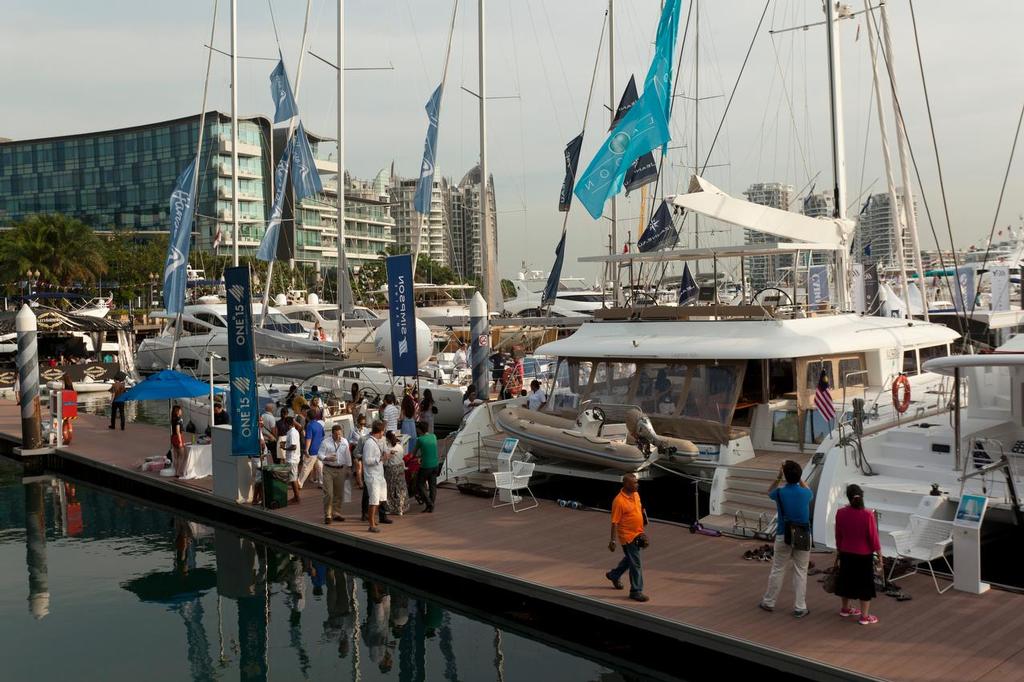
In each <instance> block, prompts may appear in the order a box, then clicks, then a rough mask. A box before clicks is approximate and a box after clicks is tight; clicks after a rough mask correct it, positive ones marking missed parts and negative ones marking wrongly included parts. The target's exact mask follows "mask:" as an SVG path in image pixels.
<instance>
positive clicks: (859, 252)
mask: <svg viewBox="0 0 1024 682" xmlns="http://www.w3.org/2000/svg"><path fill="white" fill-rule="evenodd" d="M896 200H897V203H898V204H899V206H897V209H898V208H901V207H902V205H903V188H902V187H897V188H896ZM914 214H915V215H916V214H917V205H916V203H915V205H914ZM897 216H898V214H897V213H896V211H894V210H893V207H892V205H891V204H890V201H889V193H888V192H882V193H880V194H872V195H871V196H870V197H868V200H867V202H866V203H865V204H864V207H863V209H862V210H861V212H860V215H858V216H857V232H856V236H855V237H854V245H855V246H854V249H855V258H856V260H858V261H860V262H864V263H876V264H877V265H878V267H879V268H881V269H883V270H898V269H899V267H900V266H899V261H898V260H897V259H896V247H897V243H896V232H897V225H898V218H897ZM911 246H912V244H911V241H910V235H909V234H908V233H907V231H906V230H904V232H903V262H904V264H905V265H906V267H907V268H908V269H910V270H913V269H914V252H913V250H912V248H911Z"/></svg>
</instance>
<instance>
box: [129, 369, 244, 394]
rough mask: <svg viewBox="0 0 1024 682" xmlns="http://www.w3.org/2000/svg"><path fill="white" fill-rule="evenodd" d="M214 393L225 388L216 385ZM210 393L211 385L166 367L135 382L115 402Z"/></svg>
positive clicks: (220, 391) (221, 391)
mask: <svg viewBox="0 0 1024 682" xmlns="http://www.w3.org/2000/svg"><path fill="white" fill-rule="evenodd" d="M213 391H214V393H223V392H224V389H222V388H217V387H214V389H213ZM205 395H210V385H209V384H206V383H203V382H202V381H199V380H198V379H193V378H192V377H190V376H189V375H187V374H182V373H181V372H176V371H174V370H173V369H165V370H163V371H162V372H157V373H156V374H154V375H153V376H151V377H149V378H148V379H146V380H145V381H142V382H140V383H138V384H135V385H134V386H132V387H131V388H129V389H128V390H127V391H125V392H124V393H122V394H121V395H120V396H118V398H117V400H115V401H114V402H124V401H126V400H170V399H172V398H199V397H200V396H205Z"/></svg>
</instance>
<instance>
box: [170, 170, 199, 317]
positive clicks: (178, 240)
mask: <svg viewBox="0 0 1024 682" xmlns="http://www.w3.org/2000/svg"><path fill="white" fill-rule="evenodd" d="M195 175H196V160H195V158H193V159H192V161H191V162H189V164H188V166H186V167H185V170H183V171H182V172H181V175H179V176H178V182H177V183H176V184H175V185H174V191H173V192H172V193H171V235H170V236H171V240H170V243H169V244H168V245H167V262H166V263H165V264H164V309H165V310H166V312H167V313H168V314H169V315H177V314H178V313H180V312H181V310H182V308H183V307H184V306H185V280H186V276H187V270H188V252H189V247H190V246H191V244H192V213H193V209H194V206H195V194H194V193H193V191H192V190H193V189H194V187H195Z"/></svg>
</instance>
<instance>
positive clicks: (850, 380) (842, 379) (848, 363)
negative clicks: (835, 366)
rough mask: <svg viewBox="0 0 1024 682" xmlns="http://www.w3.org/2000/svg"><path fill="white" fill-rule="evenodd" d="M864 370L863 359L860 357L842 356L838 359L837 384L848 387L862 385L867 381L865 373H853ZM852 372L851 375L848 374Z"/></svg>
mask: <svg viewBox="0 0 1024 682" xmlns="http://www.w3.org/2000/svg"><path fill="white" fill-rule="evenodd" d="M863 371H864V361H863V360H861V359H860V358H843V359H842V360H840V361H839V385H840V387H846V388H850V387H851V386H864V385H865V384H866V383H867V376H868V375H867V374H855V372H863ZM850 374H853V376H849V375H850Z"/></svg>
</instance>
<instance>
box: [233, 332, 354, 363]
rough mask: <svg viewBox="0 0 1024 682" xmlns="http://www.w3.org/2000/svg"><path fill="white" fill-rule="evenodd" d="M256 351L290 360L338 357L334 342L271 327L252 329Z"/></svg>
mask: <svg viewBox="0 0 1024 682" xmlns="http://www.w3.org/2000/svg"><path fill="white" fill-rule="evenodd" d="M253 333H254V336H255V339H254V341H255V342H256V352H257V353H259V354H260V355H274V356H276V357H279V358H289V359H292V360H317V359H320V358H337V357H340V355H341V354H340V353H339V351H338V347H337V346H335V345H334V344H330V343H323V342H322V341H314V340H312V339H302V338H298V337H295V336H289V335H288V334H283V333H281V332H278V331H273V330H271V329H253Z"/></svg>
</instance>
